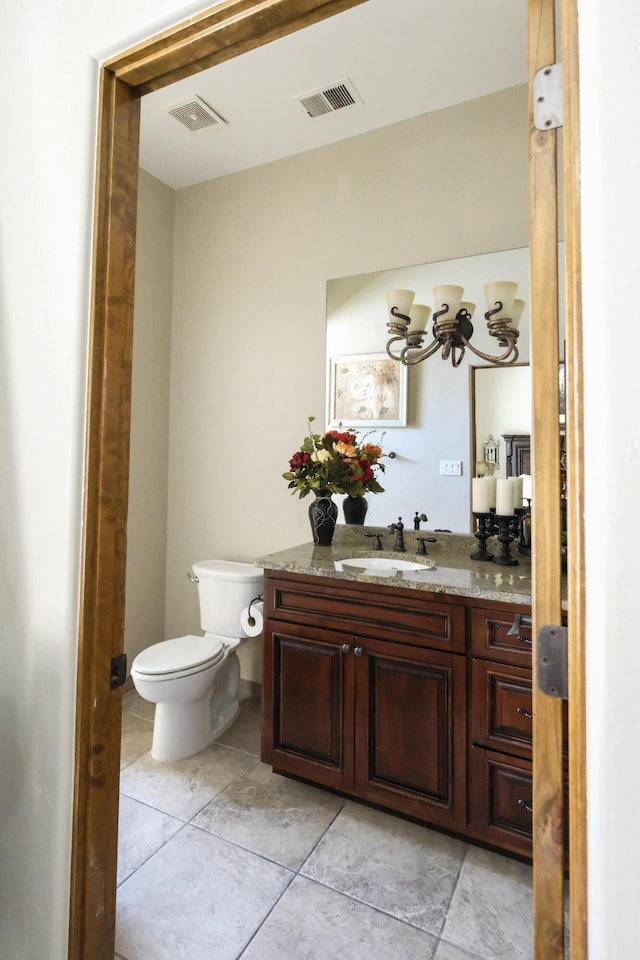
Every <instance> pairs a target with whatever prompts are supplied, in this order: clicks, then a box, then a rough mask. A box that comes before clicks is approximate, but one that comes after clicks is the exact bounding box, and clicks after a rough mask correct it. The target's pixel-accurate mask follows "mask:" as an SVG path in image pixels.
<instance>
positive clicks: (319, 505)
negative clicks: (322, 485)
mask: <svg viewBox="0 0 640 960" xmlns="http://www.w3.org/2000/svg"><path fill="white" fill-rule="evenodd" d="M314 493H315V495H316V498H315V500H314V501H313V503H311V504H309V520H310V522H311V533H312V534H313V542H314V543H318V544H320V546H322V547H330V546H331V541H332V540H333V533H334V530H335V529H336V520H337V519H338V508H337V506H336V505H335V503H334V502H333V500H332V499H331V491H330V490H314Z"/></svg>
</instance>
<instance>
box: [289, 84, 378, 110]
mask: <svg viewBox="0 0 640 960" xmlns="http://www.w3.org/2000/svg"><path fill="white" fill-rule="evenodd" d="M295 99H296V100H298V101H299V102H300V103H301V104H302V106H303V107H304V109H305V111H306V112H307V114H308V116H310V117H321V116H322V115H323V114H325V113H334V112H335V111H336V110H342V109H343V107H352V106H354V105H355V104H357V103H362V98H361V97H360V96H359V94H358V92H357V90H356V88H355V87H354V85H353V83H352V82H351V80H349V78H348V77H345V79H344V80H337V81H336V82H335V83H331V84H329V85H328V86H324V87H320V89H319V90H310V91H309V92H308V93H303V94H301V95H300V96H298V97H296V98H295Z"/></svg>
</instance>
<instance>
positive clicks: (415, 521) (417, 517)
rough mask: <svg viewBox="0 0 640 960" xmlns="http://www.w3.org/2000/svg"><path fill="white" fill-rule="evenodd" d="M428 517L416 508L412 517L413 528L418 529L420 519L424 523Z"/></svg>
mask: <svg viewBox="0 0 640 960" xmlns="http://www.w3.org/2000/svg"><path fill="white" fill-rule="evenodd" d="M428 519H429V517H428V516H427V515H426V513H418V511H417V510H416V515H415V517H414V518H413V529H414V530H419V529H420V521H421V520H422V521H423V522H424V523H426V522H427V520H428Z"/></svg>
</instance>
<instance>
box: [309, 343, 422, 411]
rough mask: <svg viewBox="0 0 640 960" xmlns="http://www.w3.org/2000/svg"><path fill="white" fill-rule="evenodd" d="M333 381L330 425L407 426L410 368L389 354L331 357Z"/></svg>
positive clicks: (330, 390)
mask: <svg viewBox="0 0 640 960" xmlns="http://www.w3.org/2000/svg"><path fill="white" fill-rule="evenodd" d="M329 384H330V386H329V416H328V420H329V425H330V426H332V427H335V426H338V425H339V424H341V423H347V424H348V425H349V426H351V427H403V426H405V424H406V422H407V385H406V384H407V368H406V367H403V366H402V365H401V364H398V363H396V362H395V360H391V359H390V358H389V357H388V356H387V355H386V353H361V354H352V355H349V356H341V357H331V358H330V370H329Z"/></svg>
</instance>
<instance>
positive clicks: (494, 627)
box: [471, 607, 532, 667]
mask: <svg viewBox="0 0 640 960" xmlns="http://www.w3.org/2000/svg"><path fill="white" fill-rule="evenodd" d="M518 612H520V613H521V614H525V615H527V616H530V615H531V610H525V609H522V610H520V611H517V610H515V611H514V612H510V611H509V612H508V611H506V610H499V609H495V610H488V609H486V608H482V607H474V608H473V609H472V611H471V649H472V652H473V654H474V656H476V657H490V658H491V659H492V660H500V661H502V662H503V663H514V664H518V665H520V666H522V667H530V666H531V642H532V639H531V638H532V631H531V627H530V626H524V625H523V624H521V625H520V628H519V630H518V633H517V634H515V635H514V634H511V635H510V634H509V631H510V630H511V628H512V627H513V625H514V621H515V619H516V615H517V613H518Z"/></svg>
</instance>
